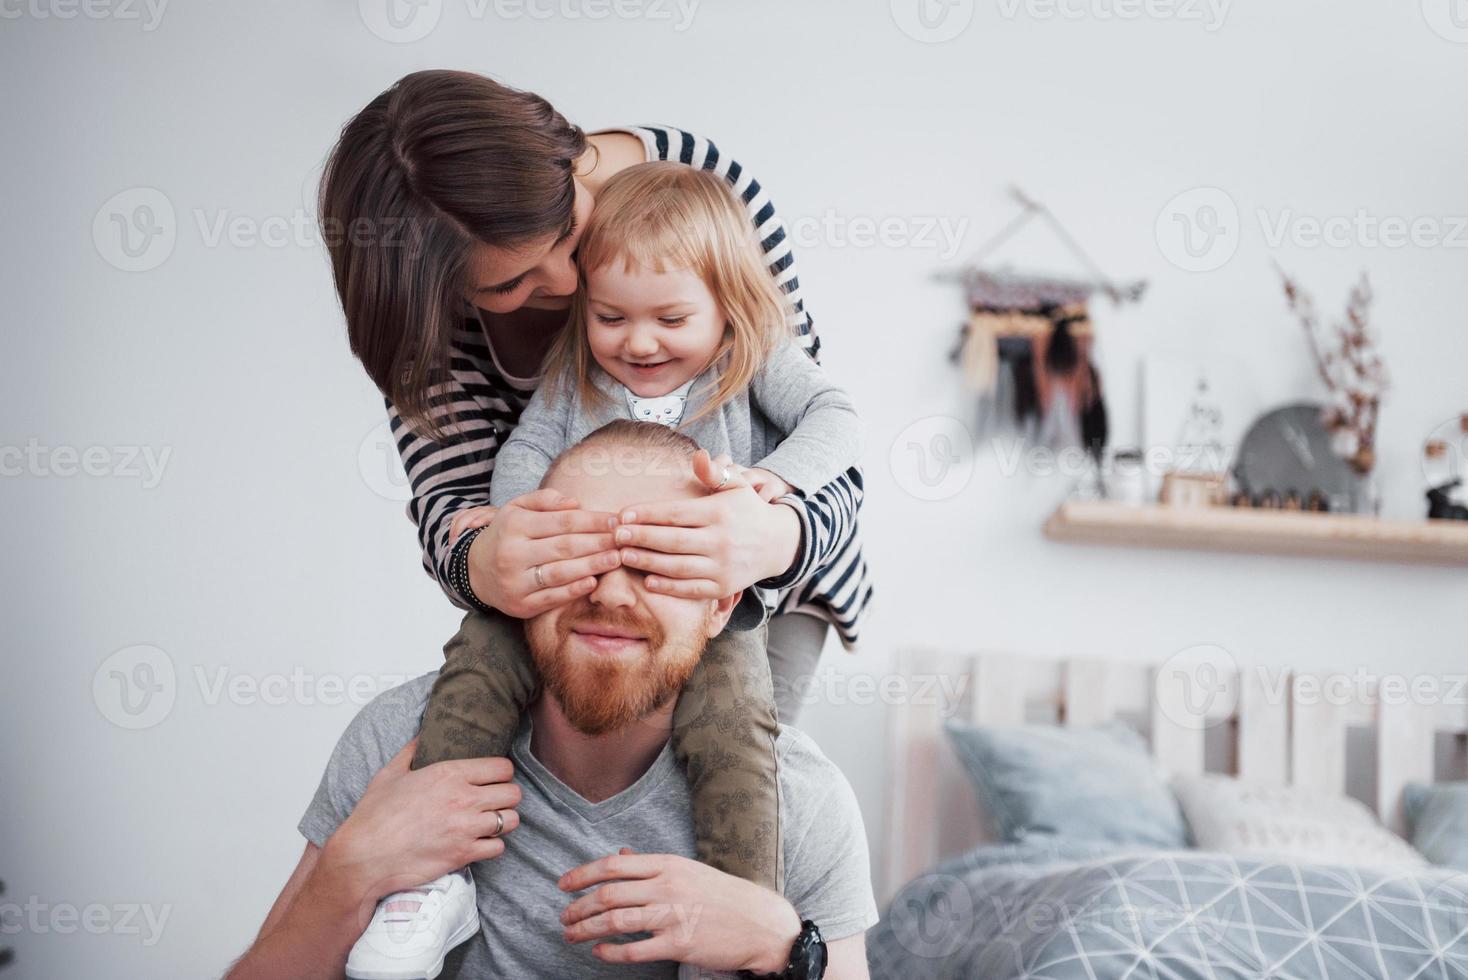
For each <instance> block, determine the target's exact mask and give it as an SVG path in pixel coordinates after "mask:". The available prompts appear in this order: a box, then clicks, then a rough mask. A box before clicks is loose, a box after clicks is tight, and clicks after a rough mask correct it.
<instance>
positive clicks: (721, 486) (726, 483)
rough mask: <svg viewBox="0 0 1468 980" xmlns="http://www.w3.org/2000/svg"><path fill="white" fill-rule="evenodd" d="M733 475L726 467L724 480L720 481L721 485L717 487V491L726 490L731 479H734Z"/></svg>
mask: <svg viewBox="0 0 1468 980" xmlns="http://www.w3.org/2000/svg"><path fill="white" fill-rule="evenodd" d="M733 475H734V474H733V473H732V472H731V471H730V469H729V467H727V466H726V467H724V478H723V479H722V480H720V481H719V485H718V486H717V487H715V489H717V490H722V489H724V487H725V486H727V485H728V483H729V479H730V477H732V476H733Z"/></svg>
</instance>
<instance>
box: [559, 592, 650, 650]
mask: <svg viewBox="0 0 1468 980" xmlns="http://www.w3.org/2000/svg"><path fill="white" fill-rule="evenodd" d="M558 627H559V628H558V629H557V631H556V632H557V633H559V634H560V636H559V639H561V640H565V639H566V637H567V636H569V635H570V634H571V632H572V631H573V630H577V631H581V632H587V633H595V632H598V631H601V630H613V631H626V632H628V633H635V634H637V635H638V636H641V637H643V638H644V639H646V641H647V643H648V645H649V646H650V647H651V648H652V649H654V650H657V649H659V648H660V647H662V645H663V639H664V636H663V626H662V624H661V623H659V622H658V621H657V618H656V617H654V616H653V615H652V614H651V613H649V612H648V611H647V610H645V609H642V608H641V607H630V608H629V607H626V606H622V607H618V608H616V609H607V608H604V607H602V606H597V605H593V604H592V603H591V601H590V600H589V599H587V598H586V597H585V596H582V597H581V598H580V599H577V600H575V601H574V602H572V604H571V605H570V606H569V607H568V608H567V609H566V612H565V613H564V614H563V615H562V616H561V619H560V623H559V624H558Z"/></svg>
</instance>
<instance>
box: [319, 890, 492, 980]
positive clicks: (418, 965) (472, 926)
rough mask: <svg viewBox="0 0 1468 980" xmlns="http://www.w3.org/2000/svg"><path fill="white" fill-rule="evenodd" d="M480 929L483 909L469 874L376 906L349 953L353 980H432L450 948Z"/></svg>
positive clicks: (397, 894)
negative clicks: (360, 936)
mask: <svg viewBox="0 0 1468 980" xmlns="http://www.w3.org/2000/svg"><path fill="white" fill-rule="evenodd" d="M478 931H479V905H478V903H477V902H476V901H475V896H474V882H473V880H472V879H471V878H470V877H469V873H468V872H467V871H455V872H453V873H452V874H446V875H444V876H443V877H442V878H437V879H435V880H433V881H430V882H429V883H428V884H426V885H424V886H423V887H421V888H414V889H411V890H409V891H402V892H395V893H393V894H391V895H389V896H387V897H386V898H384V899H383V900H382V901H380V902H378V903H377V909H376V911H374V912H373V913H372V921H371V922H369V923H368V924H367V930H366V931H365V932H363V933H362V938H360V939H358V940H357V943H356V945H355V946H353V947H352V951H351V953H349V954H348V955H347V976H349V977H352V978H354V980H433V978H434V977H436V976H438V975H439V973H440V972H441V971H442V970H443V961H444V957H446V956H447V955H448V952H449V950H451V949H453V948H454V947H455V946H457V945H459V944H460V943H462V942H463V941H464V940H466V939H468V938H469V937H470V936H472V935H474V933H476V932H478Z"/></svg>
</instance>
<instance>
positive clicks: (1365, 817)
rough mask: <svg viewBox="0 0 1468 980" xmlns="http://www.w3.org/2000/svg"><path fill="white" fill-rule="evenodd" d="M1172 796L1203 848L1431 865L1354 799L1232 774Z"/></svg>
mask: <svg viewBox="0 0 1468 980" xmlns="http://www.w3.org/2000/svg"><path fill="white" fill-rule="evenodd" d="M1172 791H1173V792H1174V793H1175V794H1176V795H1177V799H1178V803H1179V804H1180V805H1181V806H1182V808H1183V816H1185V817H1187V820H1188V826H1189V827H1190V828H1191V830H1192V833H1193V841H1194V843H1195V844H1196V845H1197V846H1198V848H1199V849H1201V850H1205V851H1221V852H1223V853H1224V854H1240V855H1257V856H1261V857H1273V858H1284V859H1287V860H1290V861H1296V862H1302V863H1318V864H1357V865H1398V866H1401V865H1425V864H1426V863H1427V862H1426V861H1425V860H1424V858H1423V857H1422V855H1421V854H1419V853H1418V852H1417V851H1416V850H1415V849H1414V848H1413V847H1412V846H1411V845H1410V844H1408V843H1407V842H1406V841H1404V840H1402V839H1401V838H1400V837H1398V836H1397V835H1396V834H1393V833H1392V832H1391V831H1389V830H1387V829H1386V828H1385V827H1383V826H1382V825H1381V823H1380V822H1379V821H1378V820H1377V819H1376V815H1375V814H1373V813H1372V812H1371V811H1370V810H1368V809H1367V808H1366V807H1365V806H1364V805H1362V804H1361V803H1360V801H1358V800H1353V799H1351V798H1350V797H1349V796H1335V795H1330V794H1320V793H1313V792H1309V791H1306V790H1301V789H1296V788H1294V787H1290V786H1262V785H1256V784H1251V783H1244V782H1240V781H1239V780H1237V779H1234V778H1232V777H1230V776H1218V775H1207V776H1175V777H1173V780H1172Z"/></svg>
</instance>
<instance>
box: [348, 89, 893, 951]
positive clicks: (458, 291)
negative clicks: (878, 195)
mask: <svg viewBox="0 0 1468 980" xmlns="http://www.w3.org/2000/svg"><path fill="white" fill-rule="evenodd" d="M652 160H667V161H675V162H681V163H683V164H686V165H689V166H693V167H698V168H701V169H704V170H708V171H712V172H714V173H715V174H717V175H718V176H720V177H722V178H723V179H724V180H725V181H727V182H728V184H729V185H730V186H731V187H732V189H733V190H734V191H735V193H736V194H737V195H738V197H739V198H740V201H741V202H742V204H743V206H744V209H745V211H746V213H747V214H748V216H749V219H750V221H751V222H752V224H753V225H754V227H755V229H756V230H757V233H758V237H759V240H760V245H761V248H762V249H763V251H764V261H765V264H766V265H767V266H768V268H769V271H770V274H771V276H772V277H773V278H774V280H775V282H776V283H777V284H778V285H779V286H780V288H781V289H782V290H783V291H784V294H785V298H786V301H787V306H788V309H789V310H790V315H789V326H790V328H791V330H792V332H793V333H794V334H795V335H796V336H797V337H798V339H799V341H800V343H801V345H802V346H803V347H804V349H805V350H806V351H807V353H809V355H810V356H811V357H812V358H815V357H816V356H817V354H818V351H819V346H820V345H819V341H818V340H817V338H816V336H815V334H814V331H813V330H812V326H811V321H810V317H809V316H808V315H807V313H806V312H805V307H804V303H803V300H802V299H801V296H800V290H799V281H798V280H797V278H796V276H795V269H794V260H793V257H792V255H791V253H790V248H789V243H788V242H787V240H786V237H785V232H784V228H783V226H782V225H781V223H780V221H779V219H778V217H777V216H776V215H775V213H774V208H773V206H772V205H771V203H770V202H769V200H768V198H767V196H766V195H765V193H764V191H763V189H762V188H761V186H760V184H759V183H758V181H756V180H754V179H753V178H752V177H751V176H750V175H749V174H748V173H747V172H745V171H744V170H743V168H742V167H740V165H739V164H738V163H737V162H734V161H733V160H730V159H728V158H727V157H724V156H722V155H721V154H720V152H719V151H718V149H717V148H716V147H714V145H713V144H711V143H709V142H708V141H706V140H702V139H699V138H696V137H694V136H692V135H691V134H689V133H686V132H683V131H681V130H678V129H673V128H669V127H661V126H640V127H633V128H628V129H624V130H609V131H604V132H598V133H592V134H590V135H588V134H585V133H583V131H582V130H581V129H580V128H578V127H576V126H574V125H572V124H570V123H569V122H567V120H566V119H565V118H564V117H562V116H561V115H560V114H559V113H558V112H556V111H555V110H554V109H553V108H552V107H551V106H550V105H549V104H548V103H547V102H546V101H545V100H544V99H541V98H540V97H539V96H536V95H534V94H531V93H528V92H521V91H517V90H515V89H511V88H508V87H506V86H503V85H500V84H499V83H497V82H495V81H493V80H491V79H488V78H485V77H483V76H480V75H475V74H472V73H467V72H453V71H425V72H417V73H414V74H412V75H409V76H407V77H405V78H403V79H402V80H400V81H399V82H398V83H397V84H395V85H394V86H392V87H391V88H390V89H388V90H387V91H386V92H384V93H383V94H381V95H380V96H378V97H377V98H376V99H374V100H373V101H372V102H371V103H370V104H369V105H368V106H367V107H366V108H365V109H363V110H362V111H361V112H360V113H358V114H357V115H356V116H355V117H354V118H353V119H352V120H351V121H349V122H348V124H347V125H346V127H345V128H344V130H343V132H342V135H341V138H340V140H339V142H338V143H337V145H336V147H335V149H334V150H333V152H332V154H331V158H330V160H329V161H328V165H327V169H326V173H325V175H324V177H323V180H322V187H321V216H322V222H323V225H324V228H325V231H326V238H327V241H328V243H329V246H330V252H331V260H332V267H333V272H334V275H335V280H336V286H337V291H338V293H339V295H340V298H341V302H342V307H343V310H344V312H345V315H346V321H347V329H348V335H349V337H350V341H351V347H352V351H353V353H354V354H356V356H357V357H358V358H359V359H360V360H361V362H362V364H363V366H364V367H365V368H366V370H367V372H368V374H369V375H370V376H371V377H372V379H373V381H374V382H375V383H376V384H377V386H378V388H379V389H380V390H381V391H382V392H383V394H384V396H385V398H386V399H387V405H388V414H389V419H390V423H391V426H392V429H393V432H394V433H395V437H396V441H397V445H398V449H399V452H400V453H401V455H402V459H403V465H404V468H405V469H406V471H407V474H408V477H409V480H410V481H411V483H412V487H413V499H412V502H411V504H410V505H409V515H410V516H411V517H412V518H413V520H414V521H415V522H416V524H417V526H418V531H419V538H420V543H421V545H422V548H423V560H424V565H425V567H426V568H427V570H428V571H429V572H430V574H433V575H434V576H435V577H436V578H437V580H438V581H439V583H440V585H441V586H442V587H443V589H444V591H445V592H446V593H447V594H448V596H449V599H450V600H451V601H452V602H454V603H455V604H456V605H458V606H460V607H461V608H464V609H467V610H470V615H469V617H468V618H466V620H465V625H464V630H462V631H461V634H460V636H461V637H465V636H468V635H470V632H469V631H472V630H473V629H474V620H475V615H476V613H487V614H489V613H493V612H494V611H497V612H498V613H502V614H504V615H507V616H511V617H516V618H526V617H531V616H535V615H537V614H539V613H542V612H544V611H546V610H548V609H551V608H554V607H556V606H559V605H563V604H565V603H567V602H570V601H572V600H575V599H577V598H579V597H582V596H584V595H586V594H587V593H589V592H590V591H591V589H592V588H593V587H594V586H595V584H596V576H597V575H599V574H601V573H604V572H606V571H608V570H610V569H612V568H614V567H616V566H618V565H627V566H628V567H632V568H635V569H637V570H638V571H640V572H642V573H644V574H645V576H646V578H645V586H646V588H647V589H648V590H649V591H653V592H662V593H665V594H668V595H674V596H682V597H690V598H706V599H713V598H719V597H724V596H730V595H733V594H735V593H736V592H739V591H740V590H746V591H745V598H744V604H745V605H752V606H756V607H758V608H757V609H754V610H753V611H752V612H747V613H746V615H752V616H753V617H754V618H755V621H756V622H758V621H759V620H760V619H763V618H765V617H766V616H770V614H771V613H773V616H771V617H770V619H769V629H768V654H769V659H770V663H771V670H772V676H773V679H774V687H775V706H776V708H777V709H778V713H779V717H780V719H781V720H782V721H785V722H787V723H788V722H790V721H791V720H793V718H794V716H795V714H796V712H797V711H798V708H799V706H800V697H799V692H800V688H801V685H802V682H804V681H805V680H806V679H807V678H808V676H809V674H810V672H811V670H812V669H813V667H814V664H815V662H816V660H817V658H818V657H819V655H820V651H821V647H822V645H823V643H824V640H825V638H826V632H827V630H828V628H829V626H831V625H834V626H835V627H836V629H837V632H838V634H839V635H840V637H841V639H842V641H843V642H844V643H845V644H846V645H848V646H850V645H852V644H853V643H854V642H855V639H856V636H857V630H858V626H859V620H860V617H861V614H862V613H863V611H864V610H865V608H866V605H867V602H868V600H869V598H870V595H871V589H870V586H869V585H868V584H867V582H866V567H865V563H864V561H863V560H862V557H861V552H860V547H859V545H858V543H857V540H856V534H855V531H856V510H857V508H858V506H859V505H860V502H861V491H862V487H861V475H860V472H859V471H858V470H856V469H851V470H848V471H847V472H846V473H845V474H844V475H843V476H841V477H840V478H839V479H838V480H836V481H835V482H833V483H831V484H829V485H827V486H825V487H823V488H821V489H820V490H818V491H816V492H814V493H810V494H806V495H802V494H799V493H792V494H789V495H787V496H785V497H782V498H780V499H779V500H776V501H774V502H771V503H767V502H765V501H764V500H762V499H761V497H760V496H759V495H758V494H757V493H755V492H754V491H753V490H751V489H749V488H748V487H747V486H741V485H736V484H738V483H739V482H740V481H735V484H730V485H729V486H727V487H726V486H725V483H726V482H727V481H728V477H727V475H723V476H722V478H721V473H725V474H726V472H727V471H725V468H724V464H725V463H726V462H727V460H724V459H722V458H721V459H718V460H715V461H714V462H713V463H712V464H708V462H707V460H704V461H703V462H702V463H701V464H700V467H699V470H698V473H697V475H698V477H699V479H700V480H701V481H702V482H703V483H705V485H706V486H707V487H708V489H709V491H710V493H709V494H708V496H706V497H704V498H702V499H699V500H696V501H691V502H690V501H686V500H685V501H679V502H677V503H676V505H672V504H660V503H658V502H649V503H648V504H647V505H645V506H639V507H638V508H637V509H636V514H635V516H633V515H630V514H628V513H626V512H624V513H623V514H617V515H614V514H607V513H594V512H590V511H585V510H582V509H580V507H579V505H578V503H577V502H576V501H574V500H569V499H566V498H564V497H563V496H562V495H559V494H557V493H555V492H554V491H551V490H539V491H536V492H533V493H528V494H525V495H524V496H521V497H519V498H516V499H515V500H513V501H511V502H510V503H508V504H507V505H505V506H504V507H502V508H500V509H498V510H495V509H494V508H492V507H490V506H489V501H490V497H489V490H490V473H491V471H492V470H493V468H494V464H495V458H496V456H497V454H498V452H499V448H500V446H501V445H502V444H503V442H504V441H505V439H506V438H507V437H508V435H509V433H510V432H511V431H512V430H513V429H514V428H515V426H516V424H517V422H518V419H519V416H520V413H521V411H522V410H523V409H524V408H525V405H526V404H527V402H528V401H529V399H530V396H531V395H532V394H533V392H534V390H535V388H536V387H538V385H539V384H540V381H541V370H542V361H543V359H544V358H545V355H546V353H547V351H548V350H549V349H550V347H551V345H552V342H553V341H554V340H555V339H556V337H557V336H558V334H559V333H560V332H561V329H562V327H563V326H564V325H565V324H566V321H567V318H568V315H569V310H570V306H571V301H572V298H573V296H574V294H575V292H576V289H577V285H578V274H577V268H576V264H575V253H576V247H577V240H578V236H579V234H580V230H581V228H582V227H583V225H584V224H585V222H586V220H587V218H588V217H589V215H590V213H591V208H592V203H593V200H594V198H595V196H596V194H597V193H598V192H599V190H600V189H601V187H602V186H603V185H604V184H605V183H606V182H607V181H608V180H609V179H610V178H611V177H612V176H614V175H615V174H617V173H618V172H620V171H622V170H625V169H626V168H628V167H630V166H633V165H636V164H641V163H645V162H648V161H652ZM755 585H759V586H762V587H764V588H765V589H766V590H769V591H768V592H767V593H766V594H774V593H775V592H777V591H783V592H784V594H785V596H786V597H785V598H784V599H783V601H781V602H780V603H779V608H777V609H765V608H763V606H760V605H759V603H760V600H759V597H758V596H757V594H756V591H755V590H754V589H751V586H755ZM481 632H482V630H481ZM457 641H458V638H456V641H451V644H450V645H451V646H453V644H454V642H457ZM444 680H445V677H444V676H441V677H440V682H441V683H442V682H443V681H444ZM449 721H453V719H449ZM772 721H773V719H772ZM447 730H448V731H449V732H451V733H454V734H456V735H457V734H460V733H461V730H460V729H457V728H453V727H452V726H450V727H449V728H448V729H447ZM470 734H472V733H470ZM451 743H452V744H455V745H458V748H459V749H461V750H462V751H459V752H458V753H457V755H456V754H454V753H448V754H447V755H446V753H445V751H444V750H443V748H442V746H441V745H440V746H439V747H437V748H436V749H435V750H434V751H432V752H429V753H428V754H427V755H425V746H424V745H420V746H419V753H418V756H417V757H415V760H414V767H415V768H417V767H419V766H421V765H424V764H427V763H428V762H431V761H436V760H437V759H439V758H445V757H458V756H463V757H474V756H479V755H485V754H486V753H485V752H483V751H477V750H476V748H475V745H474V739H473V738H472V737H469V735H465V736H464V737H461V738H456V739H454V740H451ZM488 754H491V755H492V754H496V753H488ZM700 843H702V841H700ZM701 856H702V855H701ZM769 866H770V867H776V866H778V859H776V860H775V861H774V862H773V863H771V864H770V865H769ZM726 870H736V871H740V870H741V869H726ZM743 876H745V877H752V878H754V879H755V880H757V881H758V880H760V879H759V878H758V877H757V876H753V875H749V874H743ZM765 883H767V884H770V882H765ZM453 887H457V886H456V885H455V886H453ZM774 887H778V886H777V885H776V886H774ZM396 897H397V896H394V898H396ZM391 904H393V903H392V902H388V903H384V906H385V907H386V906H390V905H391ZM409 904H411V903H409ZM374 921H375V920H374ZM450 945H452V943H450ZM349 968H350V964H349ZM373 975H375V974H373Z"/></svg>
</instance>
